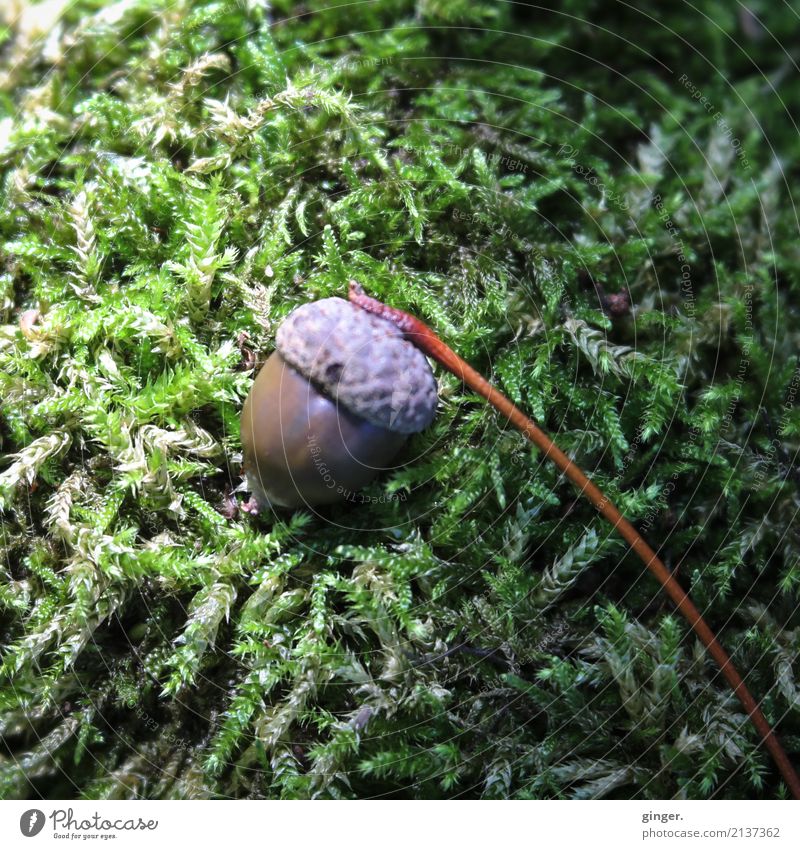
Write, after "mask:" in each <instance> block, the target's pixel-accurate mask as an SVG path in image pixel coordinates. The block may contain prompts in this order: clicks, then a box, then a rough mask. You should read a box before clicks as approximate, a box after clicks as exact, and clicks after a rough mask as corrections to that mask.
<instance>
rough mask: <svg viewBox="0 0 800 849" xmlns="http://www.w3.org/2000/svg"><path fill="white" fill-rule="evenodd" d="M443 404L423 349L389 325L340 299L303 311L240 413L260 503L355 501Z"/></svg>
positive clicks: (285, 330) (280, 339) (285, 329)
mask: <svg viewBox="0 0 800 849" xmlns="http://www.w3.org/2000/svg"><path fill="white" fill-rule="evenodd" d="M436 403H437V388H436V380H435V378H434V376H433V372H432V371H431V368H430V365H429V364H428V361H427V359H426V358H425V355H424V354H423V353H422V352H421V351H420V350H419V349H418V348H416V347H415V346H414V345H412V344H411V343H410V342H409V341H407V340H406V339H405V337H404V336H403V333H402V331H401V330H400V329H398V328H397V327H396V326H395V325H394V324H392V323H391V322H390V321H387V320H386V319H383V318H381V317H379V316H376V315H373V314H371V313H368V312H366V311H365V310H362V309H359V308H358V307H356V306H354V305H353V304H351V303H349V302H348V301H345V300H343V299H342V298H325V299H323V300H319V301H314V302H312V303H308V304H304V305H303V306H301V307H298V308H297V309H296V310H294V311H293V312H292V313H291V314H290V315H289V316H288V317H287V318H286V319H285V320H284V321H283V322H282V323H281V325H280V327H279V328H278V332H277V334H276V351H275V352H274V353H273V354H271V355H270V356H269V358H268V359H267V360H266V362H265V363H264V365H263V366H262V368H261V370H260V371H259V373H258V376H257V377H256V379H255V381H254V383H253V386H252V389H251V390H250V394H249V395H248V396H247V400H246V401H245V404H244V408H243V409H242V418H241V437H242V446H243V449H244V472H245V476H246V479H247V485H248V487H249V488H250V490H251V492H252V494H253V500H254V501H255V507H256V508H265V507H268V506H273V507H300V506H303V505H317V504H330V503H333V502H336V501H343V500H346V499H348V498H350V497H351V496H352V494H353V493H354V492H356V491H357V490H359V489H362V488H363V487H364V486H366V485H367V484H368V483H369V482H370V481H372V480H373V479H374V478H375V477H376V476H377V475H378V474H379V473H380V472H381V471H382V470H384V469H386V468H387V467H388V465H389V463H390V462H391V461H392V459H393V458H394V457H395V456H396V455H397V452H398V451H399V450H400V448H401V447H402V446H403V444H404V443H405V442H406V440H407V438H408V436H409V435H410V434H412V433H416V432H418V431H421V430H423V429H424V428H426V427H427V426H428V425H429V424H430V423H431V421H432V420H433V417H434V415H435V412H436ZM251 509H252V507H251Z"/></svg>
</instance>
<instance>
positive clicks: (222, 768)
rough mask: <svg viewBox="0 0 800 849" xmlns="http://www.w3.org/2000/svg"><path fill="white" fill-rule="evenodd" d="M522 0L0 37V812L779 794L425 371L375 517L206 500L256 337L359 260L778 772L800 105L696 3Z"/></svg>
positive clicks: (167, 17) (515, 461) (779, 23)
mask: <svg viewBox="0 0 800 849" xmlns="http://www.w3.org/2000/svg"><path fill="white" fill-rule="evenodd" d="M556 5H558V7H559V10H560V11H555V10H552V11H548V10H546V9H544V10H543V9H541V8H539V7H537V8H535V9H534V8H532V7H530V8H529V7H527V6H525V5H524V4H519V3H516V4H512V3H490V2H477V3H476V2H472V0H470V2H463V3H462V2H438V0H424V2H419V3H416V4H414V3H411V2H407V0H385V2H370V3H360V4H356V5H347V6H344V7H341V8H337V6H336V5H334V4H329V3H324V2H316V0H314V2H310V3H306V4H304V5H303V7H302V9H300V8H299V7H295V5H294V4H292V3H290V2H288V0H281V2H275V3H272V4H271V10H268V8H267V4H260V3H255V2H253V3H250V2H242V0H214V2H201V0H192V2H189V0H183V1H182V2H177V3H176V2H170V3H165V2H160V0H139V2H133V3H130V2H125V3H117V4H116V5H113V4H110V3H102V2H98V0H79V2H77V3H73V4H71V5H69V8H68V10H66V11H64V13H63V21H62V29H61V30H60V31H59V32H58V33H57V34H56V35H54V36H53V37H51V38H49V39H48V38H47V37H46V36H47V35H48V33H50V32H53V31H54V27H55V24H56V21H55V19H54V20H43V21H42V25H41V31H40V32H38V33H36V32H33V33H31V31H27V32H26V31H24V30H21V29H20V28H19V27H17V26H16V25H15V23H14V21H13V20H8V21H6V22H5V28H4V29H2V30H0V33H2V34H1V35H0V38H2V39H3V41H2V45H1V46H0V49H2V51H3V53H2V56H0V176H1V177H2V182H1V184H0V196H1V197H2V206H1V207H0V254H1V255H2V267H1V268H0V321H2V322H3V324H2V325H1V326H0V398H1V399H2V400H1V401H0V452H2V461H0V521H2V535H1V536H0V570H1V571H0V643H1V644H2V646H3V648H2V663H1V664H0V676H1V677H0V711H2V718H0V733H1V734H2V740H3V749H2V750H0V795H3V796H6V797H24V796H28V795H30V796H36V795H44V796H49V797H54V798H59V797H62V798H63V797H65V796H67V797H69V796H74V795H76V794H83V795H85V796H89V797H107V796H110V797H119V796H122V797H128V796H147V797H172V796H179V797H187V796H188V797H231V796H233V797H249V796H254V797H264V796H266V797H309V796H322V797H362V796H376V795H388V796H394V797H451V796H484V797H510V796H511V797H518V798H542V797H559V798H560V797H567V798H573V797H574V798H586V797H596V796H614V797H624V798H629V797H633V796H637V797H640V798H641V797H649V798H660V797H669V796H675V795H678V796H683V797H688V798H702V797H706V796H708V795H711V794H714V795H715V796H721V797H732V798H742V797H753V796H764V797H774V796H776V795H778V794H782V793H783V792H784V791H783V788H782V787H781V786H780V783H779V781H778V778H777V776H776V774H775V770H774V768H773V766H772V764H771V762H770V761H769V759H768V758H767V756H766V755H765V753H764V752H763V751H762V750H761V749H760V748H759V747H758V745H757V740H756V737H755V732H754V731H753V730H752V729H751V727H750V725H749V724H748V722H747V720H746V718H745V717H744V716H743V715H742V714H741V711H740V709H739V707H738V704H737V703H736V702H735V700H734V698H733V696H732V695H731V693H730V692H729V691H728V689H727V687H726V685H725V684H724V682H723V681H722V680H721V679H720V676H719V674H718V672H717V670H715V668H714V667H713V665H712V664H711V662H710V661H709V660H708V659H707V658H706V657H705V656H704V654H703V652H702V651H701V650H700V648H699V647H698V645H697V644H696V641H695V640H694V638H692V637H691V636H689V635H688V634H687V632H686V627H685V626H684V624H683V622H681V621H680V620H679V619H677V618H676V616H675V615H674V614H673V612H672V611H671V609H670V607H669V604H668V603H667V602H666V601H664V600H663V599H662V597H661V596H660V594H659V592H658V590H657V588H656V586H655V584H654V582H653V581H652V580H651V579H650V578H649V577H648V576H647V575H646V574H643V572H642V567H641V565H640V564H639V563H638V562H637V561H635V560H634V559H632V558H630V557H629V556H627V554H626V549H625V547H624V545H623V544H622V543H621V542H620V541H619V540H617V539H616V538H615V537H614V536H613V535H611V531H610V529H609V528H608V527H607V526H606V525H604V524H603V522H601V521H600V520H599V519H598V518H597V517H596V516H595V514H594V513H593V511H592V509H591V508H590V507H588V506H587V505H584V504H583V503H581V502H580V501H576V494H575V492H574V491H573V490H572V489H571V487H570V486H569V484H568V483H566V482H565V481H564V480H562V479H561V478H560V477H559V475H558V474H557V472H556V471H555V470H554V469H552V468H550V467H549V465H546V464H543V462H542V458H541V457H540V456H539V455H537V454H536V453H535V452H533V451H531V449H530V448H528V447H527V446H526V445H525V444H524V443H523V442H522V440H521V438H519V437H518V436H516V435H515V434H514V433H512V432H510V431H509V430H508V429H507V428H506V427H505V426H504V423H503V422H502V421H501V420H499V418H498V416H497V415H496V414H495V413H493V412H492V411H491V410H490V409H488V408H487V407H486V406H485V405H483V404H482V403H481V402H480V401H479V400H478V399H477V398H475V397H474V396H472V395H471V394H469V393H467V392H465V391H464V390H463V389H462V387H461V386H460V385H458V383H457V382H456V381H455V379H454V378H452V377H451V376H449V375H444V374H442V375H439V377H440V385H441V399H442V400H441V406H440V412H439V415H438V417H437V420H436V422H435V424H434V426H433V427H431V428H430V429H429V430H428V431H427V432H425V433H422V434H420V435H418V436H417V437H415V438H414V439H413V440H412V441H411V442H410V443H409V445H408V447H407V449H406V450H405V453H404V455H403V457H402V459H403V461H404V465H402V466H401V467H400V468H399V469H398V470H397V471H396V472H394V473H392V474H390V475H388V476H385V477H383V478H381V479H379V480H377V481H376V482H375V483H373V484H372V485H371V486H370V487H369V488H368V489H367V490H366V491H365V493H364V496H365V499H364V500H365V502H366V503H364V504H360V503H346V504H344V505H342V506H337V507H331V508H325V509H324V510H322V511H320V512H319V513H316V514H312V513H311V512H306V511H298V512H296V513H294V514H283V515H280V516H271V515H267V516H262V517H260V518H259V519H258V520H253V519H251V518H249V517H247V516H245V515H244V514H238V515H235V516H234V517H233V518H229V517H228V516H227V515H226V509H225V507H226V504H229V503H230V498H231V495H230V492H231V490H232V489H234V488H235V487H236V486H237V485H238V484H239V483H240V477H239V463H240V450H241V446H240V443H239V434H238V411H239V409H240V407H241V404H242V401H243V399H244V397H245V395H246V393H247V391H248V389H249V386H250V383H251V381H252V376H253V357H254V354H255V355H256V356H257V357H258V358H263V356H264V355H266V354H267V353H268V352H269V351H270V350H271V347H272V345H273V341H274V333H275V328H276V326H277V324H278V323H279V322H280V320H281V319H282V318H283V317H284V316H285V315H286V314H287V313H288V312H290V311H291V310H292V309H293V308H294V307H295V306H296V305H298V304H301V303H305V302H307V301H309V300H311V299H315V298H321V297H326V296H329V295H334V294H336V295H342V294H343V293H344V291H345V289H346V284H347V281H348V279H349V278H351V277H355V278H357V279H358V280H360V281H361V282H362V283H363V284H364V285H365V286H366V288H367V289H368V291H369V292H370V293H371V294H373V295H374V296H376V297H379V298H381V299H383V300H385V301H387V302H389V303H391V304H393V305H394V306H397V307H400V308H403V309H408V310H411V311H413V312H415V313H416V314H418V315H420V316H421V317H422V318H423V319H424V320H425V321H426V322H428V323H429V324H431V325H432V326H434V327H435V328H436V329H437V330H438V331H439V332H440V333H441V334H442V335H443V337H444V338H446V339H447V341H448V342H449V343H450V344H451V345H452V346H453V347H454V348H456V349H457V350H458V351H459V352H460V353H461V354H462V355H463V356H464V357H465V358H467V359H469V360H470V361H471V362H472V363H473V364H474V365H475V366H476V367H477V368H479V369H480V370H482V371H483V372H485V373H486V374H487V375H490V376H491V377H492V379H493V380H495V381H496V382H497V383H498V385H499V386H501V388H503V390H504V391H506V392H507V393H508V394H509V396H510V397H512V398H513V399H514V400H515V401H517V402H518V403H519V404H521V405H522V406H523V407H524V408H525V409H527V410H529V411H530V412H531V413H532V414H534V415H535V416H536V417H537V418H538V419H539V420H540V421H541V422H542V424H543V425H544V426H545V427H546V428H548V429H549V430H550V431H551V432H552V433H554V434H556V438H557V440H558V442H559V443H560V444H561V445H562V446H563V447H564V448H565V450H567V451H569V452H570V454H571V455H572V456H573V457H574V458H575V459H576V460H577V461H578V462H579V463H580V464H581V465H582V466H583V467H585V468H586V469H587V470H589V471H591V472H592V474H593V476H594V477H595V478H596V479H597V481H598V483H599V484H600V485H601V486H602V487H603V488H604V489H606V490H607V492H608V493H609V495H611V496H612V497H613V498H614V499H615V500H618V502H619V503H620V505H621V506H622V507H624V509H625V511H626V512H627V514H628V515H629V517H630V518H631V519H633V520H635V521H636V522H637V523H639V525H640V527H642V528H645V529H646V535H647V537H648V539H649V540H650V541H651V542H652V543H653V544H654V545H655V546H656V547H657V548H660V550H661V553H662V555H663V556H664V557H665V559H666V562H667V563H668V565H670V566H671V567H672V568H674V569H677V570H679V576H680V578H681V580H682V581H683V583H684V584H685V585H686V586H687V588H689V589H690V590H691V593H692V595H693V597H694V598H695V599H696V601H697V602H698V603H699V605H700V606H701V607H702V608H703V609H704V611H705V612H706V613H707V615H708V618H709V620H710V622H711V624H712V625H713V627H715V628H716V629H718V631H719V634H720V636H721V639H722V641H723V643H724V644H725V645H726V646H728V648H729V649H730V650H732V653H733V656H734V659H735V661H736V663H737V665H738V666H739V667H740V669H742V670H746V671H747V673H748V675H747V677H748V683H749V684H750V686H751V689H752V690H753V691H754V693H756V695H757V696H758V697H760V698H761V699H762V700H763V701H762V704H763V708H764V710H765V713H766V714H767V715H768V717H769V719H770V720H771V721H772V722H773V723H774V724H775V726H776V728H777V729H778V731H779V733H780V734H781V736H782V739H783V741H784V743H785V745H786V748H787V750H788V751H789V752H790V754H793V756H794V757H800V712H799V711H800V695H798V686H797V683H796V674H797V670H798V665H797V653H798V648H800V621H798V617H797V613H796V610H797V605H798V594H799V593H800V568H799V567H798V562H797V551H798V542H799V541H798V532H797V523H796V522H795V521H794V516H795V515H796V512H797V509H798V506H799V505H798V494H797V493H798V488H797V480H798V477H797V470H796V468H795V457H796V453H797V450H798V447H800V444H799V443H798V437H799V436H800V418H799V417H798V416H799V415H800V414H798V411H797V407H796V404H795V401H796V396H797V393H798V386H800V376H799V373H798V370H797V368H798V365H797V360H796V350H797V343H798V336H797V333H796V331H795V330H794V329H793V328H794V327H795V326H796V325H797V319H798V315H797V308H796V300H797V298H796V296H797V294H798V282H799V281H798V270H797V269H798V262H797V259H798V253H797V219H796V215H795V211H794V206H793V195H792V193H791V190H790V187H791V184H792V181H793V180H795V179H796V178H797V176H798V173H797V162H798V146H799V145H800V142H799V141H798V135H797V132H796V128H795V127H794V124H793V123H792V122H791V120H790V115H791V113H792V110H793V109H794V111H795V114H796V111H797V107H798V101H799V100H800V82H798V79H797V77H796V75H794V76H793V75H792V74H791V70H792V68H793V66H792V64H791V59H790V57H789V56H788V55H787V54H785V53H783V51H781V50H779V49H777V47H776V45H775V42H774V41H773V40H772V39H771V38H770V37H769V36H768V35H767V34H766V33H765V32H762V33H761V35H762V36H763V37H759V30H758V25H757V24H756V23H753V22H752V21H751V22H750V24H749V27H750V28H752V27H753V26H755V27H756V30H755V31H754V32H752V33H751V34H748V32H750V29H749V28H748V30H747V31H743V29H742V27H743V24H742V22H741V21H740V20H739V19H738V18H737V17H736V15H735V14H734V11H733V10H731V11H729V12H721V11H720V9H719V8H718V4H716V3H713V2H703V3H700V4H699V6H698V9H697V11H695V12H693V13H689V12H687V11H686V10H685V9H683V8H680V9H679V8H677V7H676V9H675V10H673V11H670V12H666V11H665V9H664V7H663V4H656V3H654V2H653V3H645V5H644V7H642V11H635V10H633V9H632V8H630V7H628V6H624V5H615V4H608V3H598V2H592V0H574V2H569V3H562V4H556ZM749 5H750V7H751V8H752V9H753V11H754V12H755V13H757V14H758V15H759V16H761V18H762V20H763V22H764V26H765V27H766V28H767V29H768V30H769V31H771V32H772V33H774V34H775V35H776V37H778V38H779V39H780V38H788V36H789V34H790V33H791V32H792V31H793V30H792V28H793V25H794V18H793V13H792V12H791V10H790V9H789V8H788V7H779V6H777V5H776V4H770V3H767V2H766V0H765V2H755V0H754V2H753V3H751V4H749ZM648 14H649V15H652V16H654V18H647V17H645V16H646V15H648ZM707 16H708V17H707ZM655 21H658V22H659V23H656V22H655ZM34 36H40V37H39V38H34ZM453 57H458V58H457V59H456V58H453ZM773 85H774V86H775V87H776V88H773ZM626 288H627V289H629V291H630V299H631V301H632V303H633V310H632V312H627V311H626V310H625V308H624V304H623V308H622V309H621V310H620V313H621V314H618V315H616V316H614V317H611V316H610V315H609V314H608V311H607V310H604V309H603V303H602V302H601V301H602V298H608V296H611V295H615V294H618V293H620V292H622V291H623V290H624V289H626ZM600 295H602V297H600ZM32 310H35V311H36V312H35V313H32V312H30V311H32ZM359 501H360V499H359Z"/></svg>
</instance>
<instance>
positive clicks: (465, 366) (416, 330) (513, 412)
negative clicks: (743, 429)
mask: <svg viewBox="0 0 800 849" xmlns="http://www.w3.org/2000/svg"><path fill="white" fill-rule="evenodd" d="M348 296H349V299H350V301H351V303H353V304H355V305H356V306H358V307H361V308H362V309H364V310H366V311H367V312H371V313H373V314H375V315H378V316H380V317H381V318H385V319H386V320H387V321H391V322H392V324H394V325H395V326H396V327H398V328H399V329H400V330H402V331H403V334H404V335H405V336H406V338H407V339H408V340H409V341H410V342H412V343H413V344H414V345H416V346H417V348H419V349H420V350H421V351H422V352H423V353H425V354H426V355H427V356H429V357H431V358H432V359H434V360H436V362H438V363H439V364H440V365H442V366H443V367H444V368H446V369H447V370H448V371H449V372H452V373H453V374H454V375H455V376H456V377H458V378H459V379H460V380H462V381H463V382H464V383H465V384H466V385H467V386H468V387H469V388H470V389H472V391H473V392H477V393H478V394H479V395H481V396H483V397H484V398H485V399H486V400H487V401H488V402H489V403H490V404H491V405H492V406H493V407H494V408H495V409H496V410H498V411H499V412H500V413H502V414H503V415H504V416H505V417H506V418H507V419H508V421H509V422H511V424H512V425H514V427H516V428H517V430H519V431H520V432H521V433H522V435H523V436H524V437H525V438H526V439H527V440H528V441H529V442H532V443H533V444H534V445H535V446H536V447H537V448H538V449H539V450H540V451H542V453H543V454H544V456H545V458H546V459H548V460H551V461H552V462H553V463H555V465H556V466H557V467H558V468H559V469H561V471H562V472H563V473H564V474H565V475H566V476H567V477H568V478H569V479H570V480H571V481H572V483H574V484H575V486H576V487H577V488H578V489H579V490H580V492H581V494H582V495H584V496H585V497H586V498H587V499H588V500H589V501H590V502H591V503H592V504H593V505H594V506H595V507H596V508H597V510H599V512H600V514H601V515H602V516H603V517H604V518H606V519H607V520H608V521H609V522H610V523H611V525H612V526H613V527H614V529H615V530H616V531H617V532H618V533H619V535H620V536H621V537H622V538H623V539H624V540H625V541H626V542H627V543H628V544H629V545H630V547H631V548H632V549H633V551H634V552H635V553H636V554H637V555H638V557H639V558H640V560H641V561H642V562H643V563H644V565H645V566H647V568H648V569H649V570H650V571H651V572H652V573H653V575H654V576H655V577H656V579H657V580H658V582H659V583H660V584H661V586H662V587H663V589H664V591H665V592H666V593H667V595H668V596H669V597H670V598H671V599H672V601H673V602H674V603H675V606H676V607H677V608H678V611H679V612H680V613H681V614H682V616H683V617H684V618H685V619H686V621H687V622H688V623H689V625H690V626H691V627H692V630H693V631H694V632H695V634H696V635H697V636H698V637H699V638H700V640H701V642H702V643H703V645H704V646H705V647H706V648H707V649H708V652H709V654H710V655H711V657H713V658H714V660H715V661H716V662H717V663H718V664H719V667H720V669H721V670H722V674H723V675H724V677H725V680H726V681H727V682H728V684H730V686H731V688H732V689H733V692H734V693H735V695H736V697H737V698H738V699H739V701H740V702H741V703H742V706H743V707H744V709H745V711H747V715H748V716H749V717H750V721H751V722H752V723H753V725H754V726H755V728H756V730H757V731H758V733H759V735H760V736H761V739H762V740H763V742H764V745H765V746H766V747H767V749H768V750H769V752H770V754H771V755H772V758H773V760H774V761H775V764H776V766H777V767H778V769H779V771H780V773H781V775H782V776H783V779H784V781H785V782H786V784H787V785H788V787H789V790H790V791H791V793H792V796H794V798H795V799H800V778H798V775H797V773H796V772H795V769H794V767H793V766H792V764H791V761H790V760H789V758H788V756H787V754H786V752H785V751H784V749H783V746H782V745H781V743H780V741H779V740H778V737H777V736H776V734H775V732H774V731H773V730H772V728H771V726H770V724H769V723H768V722H767V719H766V717H765V716H764V714H763V713H762V711H761V708H760V707H759V706H758V702H756V700H755V699H754V698H753V695H752V694H751V693H750V690H748V689H747V685H746V684H745V683H744V681H743V680H742V676H741V675H740V674H739V672H738V670H737V669H736V667H735V666H734V665H733V661H732V660H731V659H730V657H729V656H728V654H727V652H726V651H725V649H724V648H723V647H722V645H721V644H720V642H719V640H717V637H716V635H715V634H714V632H713V631H712V630H711V628H710V627H709V626H708V624H707V623H706V621H705V619H703V617H702V616H701V614H700V611H699V610H698V609H697V607H695V605H694V602H692V600H691V599H690V598H689V596H688V595H687V594H686V592H684V590H683V589H682V587H681V586H680V584H679V583H678V582H677V581H676V580H675V578H674V577H673V576H672V574H671V572H670V571H669V569H667V567H666V566H665V565H664V564H663V563H662V562H661V560H660V559H659V558H658V555H657V554H656V553H655V551H653V549H652V548H650V546H649V545H648V544H647V543H646V542H645V541H644V539H643V538H642V537H641V536H640V535H639V532H638V531H637V530H636V528H634V527H633V525H632V524H631V523H630V522H629V521H628V520H627V519H626V518H625V517H624V516H623V515H622V513H620V511H619V510H618V509H617V508H616V507H615V506H614V504H612V503H611V501H609V499H608V497H607V496H605V495H604V494H603V493H602V492H601V490H600V489H599V488H598V487H597V486H595V484H593V483H592V482H591V481H590V480H589V478H588V477H587V476H586V475H585V474H584V472H583V471H582V470H581V469H580V468H579V467H578V466H577V465H576V464H575V463H573V462H572V460H570V459H569V457H567V455H566V454H565V453H564V452H563V451H562V450H561V449H560V448H559V447H558V446H557V445H556V444H555V443H554V442H553V440H552V439H550V437H549V436H548V435H547V434H546V433H545V432H544V431H543V430H542V429H541V428H540V427H539V426H538V425H537V424H536V423H535V422H534V421H533V420H532V419H530V418H528V416H526V415H525V414H524V413H523V412H522V411H521V410H520V409H519V408H517V407H516V406H514V404H512V403H511V401H509V400H508V398H506V397H505V395H503V394H502V392H500V391H499V390H497V389H495V388H494V386H492V384H491V383H489V381H488V380H486V379H485V378H484V377H482V376H481V375H480V374H479V373H478V372H477V371H475V369H474V368H472V366H470V365H469V363H467V362H466V361H465V360H463V359H461V357H459V356H458V354H456V353H455V351H453V350H452V349H451V348H449V347H448V346H447V345H445V343H444V342H442V340H441V339H440V338H439V337H438V336H437V335H436V334H435V333H434V332H433V331H432V330H431V329H430V328H429V327H428V326H427V325H426V324H424V323H423V322H421V321H420V320H419V319H418V318H415V317H414V316H412V315H409V313H406V312H403V311H402V310H398V309H394V308H393V307H389V306H387V305H386V304H383V303H381V302H380V301H377V300H375V299H374V298H370V297H369V296H368V295H367V294H365V292H364V290H363V288H362V287H361V286H360V285H359V284H358V283H356V282H355V281H351V282H350V290H349V293H348Z"/></svg>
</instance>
